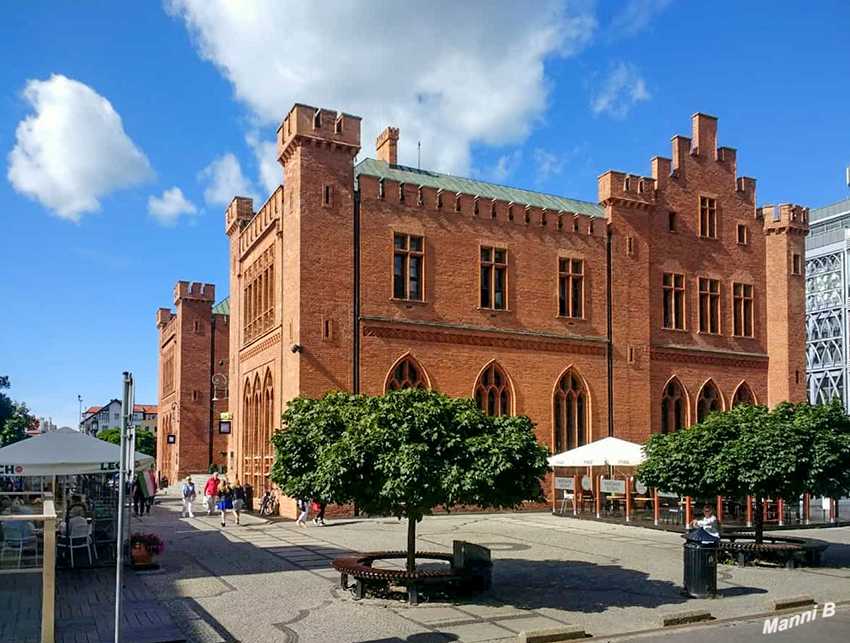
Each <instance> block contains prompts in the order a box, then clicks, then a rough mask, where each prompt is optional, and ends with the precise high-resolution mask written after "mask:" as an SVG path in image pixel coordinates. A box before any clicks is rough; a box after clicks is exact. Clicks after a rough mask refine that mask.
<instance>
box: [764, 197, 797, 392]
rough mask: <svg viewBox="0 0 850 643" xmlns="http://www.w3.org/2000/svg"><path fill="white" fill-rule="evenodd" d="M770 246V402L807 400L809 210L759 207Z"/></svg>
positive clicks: (768, 333)
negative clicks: (805, 258) (806, 240)
mask: <svg viewBox="0 0 850 643" xmlns="http://www.w3.org/2000/svg"><path fill="white" fill-rule="evenodd" d="M759 214H760V215H761V216H762V217H764V232H765V235H766V244H767V248H766V250H765V260H766V263H767V276H768V280H767V319H768V323H767V342H768V352H769V353H770V370H769V374H768V404H769V405H770V406H771V407H773V406H776V405H777V404H778V403H779V402H783V401H786V400H787V401H789V402H803V401H805V400H806V276H805V260H804V257H805V251H806V248H805V239H806V235H807V234H808V233H809V211H808V209H807V208H804V207H801V206H799V205H790V204H787V203H786V204H782V205H780V206H779V207H774V206H772V205H769V206H764V207H762V208H760V209H759Z"/></svg>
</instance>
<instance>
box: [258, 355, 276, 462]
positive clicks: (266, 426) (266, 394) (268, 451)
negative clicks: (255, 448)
mask: <svg viewBox="0 0 850 643" xmlns="http://www.w3.org/2000/svg"><path fill="white" fill-rule="evenodd" d="M263 416H264V417H263V437H262V445H261V449H260V453H262V456H263V469H262V473H263V475H264V476H268V475H269V472H270V471H271V466H272V460H273V459H274V453H273V451H272V445H271V439H272V433H274V427H273V425H274V384H273V381H272V373H271V370H269V369H266V376H265V381H264V382H263Z"/></svg>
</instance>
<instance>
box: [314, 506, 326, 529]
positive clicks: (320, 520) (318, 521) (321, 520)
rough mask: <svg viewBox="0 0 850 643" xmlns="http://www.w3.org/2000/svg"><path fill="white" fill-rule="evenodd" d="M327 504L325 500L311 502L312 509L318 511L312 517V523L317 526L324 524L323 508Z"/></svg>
mask: <svg viewBox="0 0 850 643" xmlns="http://www.w3.org/2000/svg"><path fill="white" fill-rule="evenodd" d="M327 506H328V503H326V502H314V503H313V509H315V510H316V511H318V513H317V514H316V517H315V518H313V524H314V525H316V526H317V527H324V526H325V508H326V507H327Z"/></svg>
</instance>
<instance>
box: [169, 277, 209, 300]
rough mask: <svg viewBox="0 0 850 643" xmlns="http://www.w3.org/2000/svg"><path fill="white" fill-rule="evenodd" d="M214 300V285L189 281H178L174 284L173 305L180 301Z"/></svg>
mask: <svg viewBox="0 0 850 643" xmlns="http://www.w3.org/2000/svg"><path fill="white" fill-rule="evenodd" d="M187 300H191V301H208V302H211V303H212V302H214V301H215V286H214V285H213V284H201V283H196V282H189V281H178V282H177V285H176V286H174V305H175V306H176V305H179V304H180V302H182V301H187Z"/></svg>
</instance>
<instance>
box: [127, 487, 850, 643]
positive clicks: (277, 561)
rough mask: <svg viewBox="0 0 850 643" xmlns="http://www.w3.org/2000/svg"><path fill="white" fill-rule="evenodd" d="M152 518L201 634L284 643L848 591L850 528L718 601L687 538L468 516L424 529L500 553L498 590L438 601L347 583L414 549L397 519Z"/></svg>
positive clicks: (437, 636) (348, 640)
mask: <svg viewBox="0 0 850 643" xmlns="http://www.w3.org/2000/svg"><path fill="white" fill-rule="evenodd" d="M162 500H163V501H162V502H161V504H160V506H158V507H157V508H156V509H155V511H154V513H153V514H151V516H150V517H146V518H145V519H144V520H145V522H146V523H148V524H147V526H149V527H150V530H152V531H156V532H157V533H159V534H161V535H162V536H163V537H164V538H165V539H166V541H167V543H168V547H167V550H166V552H165V553H164V554H163V556H162V557H161V561H160V562H161V563H162V570H161V571H159V572H156V573H151V574H148V575H145V576H144V580H145V582H146V583H147V585H148V586H149V587H150V589H151V590H152V591H153V593H154V594H156V595H157V596H158V597H159V598H160V600H162V601H163V602H164V604H165V605H166V607H167V609H168V610H169V611H170V612H171V614H172V616H173V617H174V620H175V621H176V623H177V624H178V626H179V627H180V628H181V629H182V630H183V632H184V633H185V635H186V638H187V639H188V640H189V641H193V642H194V641H199V642H204V643H206V642H211V643H212V642H216V643H218V642H236V641H245V642H248V641H250V642H252V643H253V642H256V643H262V642H264V641H269V642H271V641H275V642H280V641H284V642H285V643H295V642H299V643H442V642H444V641H459V642H460V643H483V642H485V641H486V642H488V643H489V642H492V641H503V642H506V641H513V640H515V638H516V634H517V633H518V632H520V631H522V630H528V629H539V628H546V627H557V626H559V625H579V626H582V627H584V628H585V630H586V631H587V632H588V633H590V634H593V635H594V636H605V635H613V634H617V633H623V632H633V631H636V630H642V629H648V628H653V627H656V625H657V620H658V617H659V615H660V614H662V613H665V612H676V611H681V610H686V609H708V610H710V611H711V613H712V614H713V615H714V616H715V617H717V618H738V617H743V616H746V615H750V614H755V613H761V612H764V611H765V605H766V600H767V599H768V598H777V597H782V596H796V595H799V594H809V595H811V596H812V597H813V598H815V599H816V600H818V601H836V602H837V601H842V600H850V529H848V528H839V529H821V530H807V531H806V532H805V534H804V535H805V536H810V537H813V538H820V539H823V540H828V541H830V542H832V543H833V545H832V546H831V547H830V549H829V551H828V552H827V555H826V561H825V562H826V564H827V565H829V567H825V568H821V569H798V570H794V571H789V570H785V569H778V568H766V567H762V568H743V569H742V568H738V567H732V566H726V565H722V566H721V567H720V570H719V576H718V587H719V590H720V599H718V600H696V599H688V598H685V597H683V596H682V595H681V578H682V539H681V538H680V536H679V535H678V534H675V533H667V532H660V531H655V530H647V529H641V528H636V527H627V526H624V525H623V526H620V525H610V524H602V523H594V522H588V521H578V520H573V519H567V518H559V517H554V516H550V515H548V514H542V513H533V514H458V515H449V516H445V515H443V516H434V517H429V518H426V519H425V520H424V521H423V522H422V523H420V525H419V529H418V534H419V537H418V544H419V548H420V549H423V550H443V551H450V550H451V544H452V541H453V540H469V541H471V542H475V543H479V544H482V545H485V546H487V547H489V548H490V549H491V550H492V551H493V556H494V559H495V566H494V592H493V595H492V596H491V597H489V598H488V599H486V600H483V599H482V600H477V601H468V602H461V603H448V602H445V603H429V604H424V605H421V606H419V607H409V606H408V605H406V604H405V603H403V602H401V601H395V600H387V599H366V600H364V601H355V600H354V599H353V598H352V596H351V595H350V594H349V593H348V592H344V591H343V590H341V589H339V575H338V574H337V573H336V572H334V571H333V569H332V568H331V565H330V562H331V560H332V559H333V558H334V557H336V556H339V555H342V554H345V553H347V552H350V551H368V550H383V549H402V548H403V547H404V544H405V542H406V524H405V523H404V522H400V521H398V520H395V519H380V518H377V519H342V518H340V519H336V520H332V521H328V525H327V526H326V527H324V528H320V527H315V526H312V525H310V526H309V527H307V528H298V527H297V526H295V525H294V523H292V522H282V521H278V522H272V523H269V522H266V521H262V520H259V519H257V518H253V517H247V518H246V524H245V525H243V526H239V527H237V526H234V525H232V524H228V526H227V527H226V528H224V529H221V527H220V526H219V525H218V519H217V518H215V517H212V518H207V517H206V516H203V517H200V518H195V519H181V518H180V517H179V505H178V503H177V499H176V498H175V499H173V500H169V499H168V498H167V497H166V498H163V499H162ZM196 515H198V514H196Z"/></svg>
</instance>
